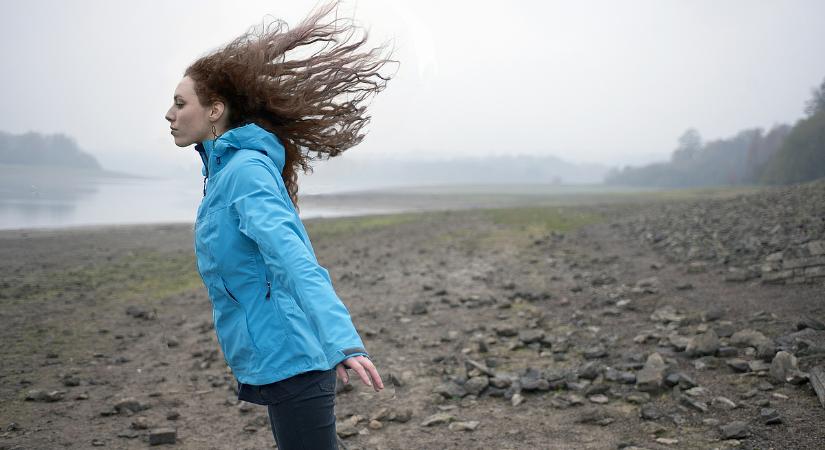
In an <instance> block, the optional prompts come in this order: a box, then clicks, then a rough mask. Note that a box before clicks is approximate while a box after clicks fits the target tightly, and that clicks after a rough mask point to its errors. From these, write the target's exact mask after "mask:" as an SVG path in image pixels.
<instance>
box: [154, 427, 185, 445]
mask: <svg viewBox="0 0 825 450" xmlns="http://www.w3.org/2000/svg"><path fill="white" fill-rule="evenodd" d="M177 435H178V434H177V431H175V429H174V428H156V429H154V430H152V431H150V432H149V445H160V444H174V443H175V441H176V440H177Z"/></svg>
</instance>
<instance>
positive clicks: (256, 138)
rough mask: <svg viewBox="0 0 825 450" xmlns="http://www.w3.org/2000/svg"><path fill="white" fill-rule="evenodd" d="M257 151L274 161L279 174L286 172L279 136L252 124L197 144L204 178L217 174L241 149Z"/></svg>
mask: <svg viewBox="0 0 825 450" xmlns="http://www.w3.org/2000/svg"><path fill="white" fill-rule="evenodd" d="M242 148H243V149H248V150H257V151H259V152H261V153H263V154H265V155H266V156H268V157H269V159H271V160H272V162H273V163H275V167H277V168H278V172H279V173H280V172H283V171H284V165H285V164H286V152H285V150H284V146H283V145H282V144H281V141H280V140H279V139H278V137H277V136H275V135H274V134H272V133H270V132H269V131H266V130H265V129H263V128H261V127H260V126H258V125H257V124H254V123H250V124H246V125H242V126H239V127H236V128H232V129H231V130H228V131H226V132H225V133H223V134H222V135H220V136H218V138H217V139H208V140H205V141H203V142H199V143H197V144H195V150H197V152H198V154H199V155H200V157H201V161H202V162H203V168H202V170H201V172H202V173H203V176H205V177H208V176H209V175H210V174H211V175H215V174H217V173H218V172H219V171H220V170H221V168H222V167H223V166H225V165H226V163H227V162H228V161H229V159H230V158H231V157H232V154H233V153H234V152H235V151H236V150H239V149H242Z"/></svg>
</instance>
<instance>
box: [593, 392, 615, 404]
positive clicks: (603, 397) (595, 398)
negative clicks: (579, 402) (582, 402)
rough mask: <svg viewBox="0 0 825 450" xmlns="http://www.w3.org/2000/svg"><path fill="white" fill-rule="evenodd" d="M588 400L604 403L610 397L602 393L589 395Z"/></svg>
mask: <svg viewBox="0 0 825 450" xmlns="http://www.w3.org/2000/svg"><path fill="white" fill-rule="evenodd" d="M588 400H590V401H591V402H593V403H596V404H599V405H604V404H606V403H607V402H609V401H610V399H609V398H607V396H606V395H604V394H596V395H591V396H590V397H588Z"/></svg>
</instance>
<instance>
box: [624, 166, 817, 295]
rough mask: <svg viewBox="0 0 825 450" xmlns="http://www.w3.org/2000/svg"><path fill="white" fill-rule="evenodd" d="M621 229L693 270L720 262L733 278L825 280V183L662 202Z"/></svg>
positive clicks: (742, 279) (796, 280)
mask: <svg viewBox="0 0 825 450" xmlns="http://www.w3.org/2000/svg"><path fill="white" fill-rule="evenodd" d="M616 226H617V227H618V228H621V229H623V230H624V231H625V232H626V233H627V234H628V235H630V236H640V237H641V239H642V240H644V241H646V242H647V243H649V244H651V245H653V246H654V247H655V248H657V249H659V250H660V251H662V252H663V253H664V254H665V255H667V256H668V257H669V258H670V259H671V260H673V261H676V262H682V263H686V264H689V270H691V271H701V270H706V267H707V266H708V265H718V266H724V267H727V269H728V274H727V278H726V279H728V280H729V281H732V282H736V281H747V280H751V279H757V278H759V279H761V280H762V281H763V282H765V283H825V180H823V181H817V182H813V183H807V184H803V185H797V186H789V187H782V188H774V189H768V190H765V191H761V192H757V193H750V194H743V195H738V196H736V197H733V198H727V199H709V200H696V201H685V202H676V203H669V204H664V205H656V206H653V207H651V208H650V209H648V210H646V211H645V212H644V213H642V214H640V215H636V216H633V217H629V218H626V219H625V220H623V221H621V222H618V223H617V224H616Z"/></svg>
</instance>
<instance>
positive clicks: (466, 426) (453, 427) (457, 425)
mask: <svg viewBox="0 0 825 450" xmlns="http://www.w3.org/2000/svg"><path fill="white" fill-rule="evenodd" d="M478 425H479V422H478V421H477V420H470V421H467V422H453V423H451V424H450V425H449V426H448V428H449V429H450V431H475V430H476V428H478Z"/></svg>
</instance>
